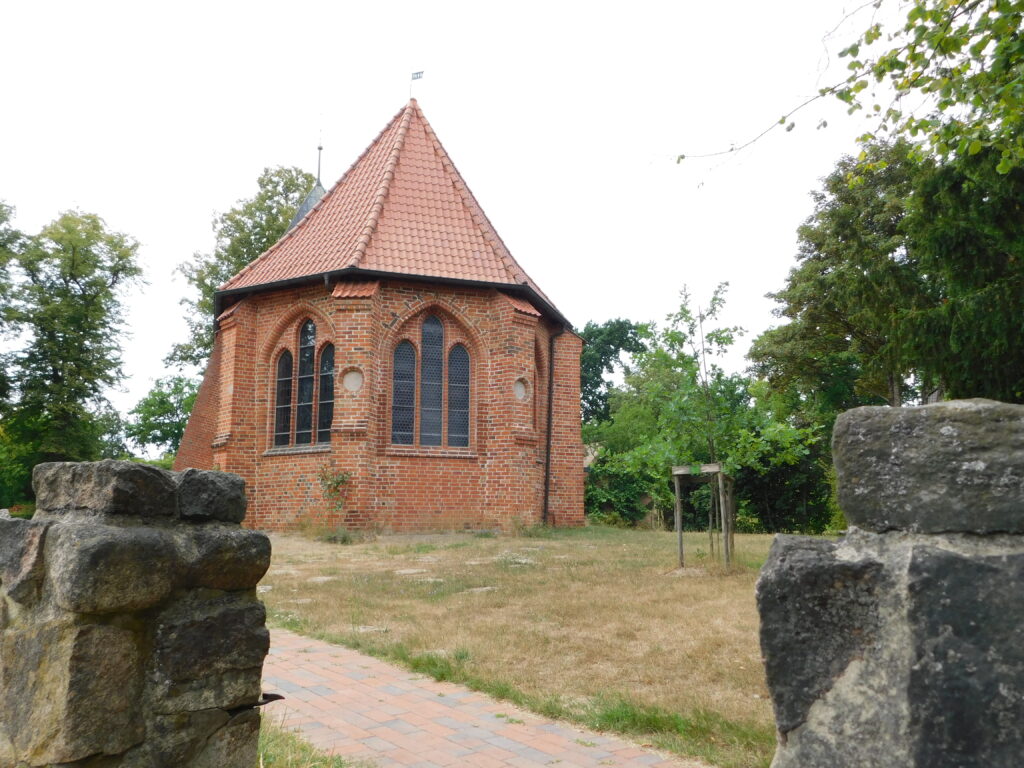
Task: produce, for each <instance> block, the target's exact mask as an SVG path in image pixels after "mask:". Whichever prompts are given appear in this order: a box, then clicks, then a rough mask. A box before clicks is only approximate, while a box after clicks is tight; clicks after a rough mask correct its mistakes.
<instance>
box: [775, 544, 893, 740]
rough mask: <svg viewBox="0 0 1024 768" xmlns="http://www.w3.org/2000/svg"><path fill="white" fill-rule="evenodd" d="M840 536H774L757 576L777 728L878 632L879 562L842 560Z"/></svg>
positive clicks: (792, 721)
mask: <svg viewBox="0 0 1024 768" xmlns="http://www.w3.org/2000/svg"><path fill="white" fill-rule="evenodd" d="M835 549H836V545H835V543H834V542H830V541H823V540H821V539H808V538H804V537H799V536H776V538H775V541H774V542H773V544H772V548H771V551H770V553H769V555H768V560H767V561H766V562H765V565H764V568H763V569H762V570H761V576H760V578H759V579H758V582H757V605H758V610H759V611H760V614H761V650H762V653H763V655H764V664H765V671H766V674H767V677H768V687H769V689H770V690H771V694H772V702H773V704H774V706H775V719H776V722H777V725H778V729H779V731H780V732H782V733H786V732H788V731H790V730H792V729H793V728H796V727H797V726H798V725H800V724H801V723H803V722H804V720H805V719H806V717H807V711H808V710H809V709H810V707H811V705H812V704H813V703H814V702H815V701H816V700H817V699H818V698H820V697H821V696H822V695H823V694H824V693H825V692H827V691H828V690H829V689H830V688H831V687H832V684H833V683H834V682H835V680H836V679H837V678H838V677H839V676H840V675H841V674H842V673H843V671H844V670H845V669H846V667H847V666H848V665H849V663H850V662H851V661H852V660H853V659H854V658H856V657H858V656H860V655H861V654H862V653H863V651H864V649H865V648H866V647H868V646H870V645H871V643H873V642H874V641H875V639H876V636H877V633H878V620H879V618H878V593H879V590H880V589H881V588H883V586H884V574H883V571H882V567H881V563H878V562H874V561H871V560H866V561H859V562H843V561H840V560H838V559H837V558H836V555H835Z"/></svg>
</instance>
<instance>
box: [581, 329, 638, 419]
mask: <svg viewBox="0 0 1024 768" xmlns="http://www.w3.org/2000/svg"><path fill="white" fill-rule="evenodd" d="M643 332H644V326H643V325H640V324H638V323H633V322H631V321H629V320H625V319H623V318H616V319H614V320H606V321H605V322H603V323H601V324H600V325H598V324H597V323H594V322H588V323H587V324H586V325H585V326H584V328H583V331H582V332H581V333H580V335H581V336H582V337H583V341H584V345H583V353H582V354H581V355H580V400H581V401H582V408H583V420H584V421H586V422H599V421H605V420H607V419H608V414H609V411H608V391H609V387H610V384H609V382H608V380H607V379H605V374H611V373H614V372H615V371H616V369H617V368H622V367H624V362H623V360H622V354H623V353H624V352H625V353H627V354H638V353H640V352H642V351H643V350H644V344H643V340H642V338H641V335H642V334H643Z"/></svg>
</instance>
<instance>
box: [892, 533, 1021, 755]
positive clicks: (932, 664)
mask: <svg viewBox="0 0 1024 768" xmlns="http://www.w3.org/2000/svg"><path fill="white" fill-rule="evenodd" d="M908 577H909V585H908V587H909V595H910V602H909V610H908V614H907V618H908V621H909V624H910V633H911V640H912V646H913V654H914V657H913V666H912V667H911V671H910V684H909V687H908V689H907V698H908V700H909V702H910V734H911V738H912V739H913V742H914V756H915V765H916V766H920V767H921V768H973V767H974V766H977V767H978V768H982V767H984V768H1011V767H1015V766H1019V765H1021V761H1022V759H1024V751H1022V750H1024V600H1022V599H1021V593H1020V589H1021V586H1022V585H1024V554H1019V555H1007V556H987V557H966V556H964V555H961V554H957V553H955V552H949V551H945V550H942V549H938V548H934V547H916V548H915V549H914V553H913V556H912V558H911V561H910V567H909V572H908Z"/></svg>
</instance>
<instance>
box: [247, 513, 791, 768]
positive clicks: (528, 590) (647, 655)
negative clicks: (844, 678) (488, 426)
mask: <svg viewBox="0 0 1024 768" xmlns="http://www.w3.org/2000/svg"><path fill="white" fill-rule="evenodd" d="M770 541H771V537H770V536H739V537H737V551H738V557H737V559H738V560H739V562H740V565H739V566H738V567H736V568H734V569H733V570H732V571H730V572H726V571H724V570H723V569H722V568H721V567H718V566H717V565H716V564H714V563H710V562H708V558H707V557H706V555H705V553H706V550H707V538H706V536H703V535H699V534H693V535H689V534H688V535H687V537H686V545H687V549H688V553H689V562H688V565H690V564H692V567H688V568H687V569H686V570H684V571H681V572H680V571H677V570H675V551H674V544H675V539H674V536H673V534H670V533H662V532H653V531H624V530H617V529H612V528H602V527H590V528H585V529H581V530H559V531H549V530H547V529H542V530H537V531H526V532H524V533H523V534H522V535H519V536H497V537H485V536H481V535H472V534H451V535H432V536H386V537H380V538H377V539H376V540H373V541H369V542H365V543H357V544H348V545H339V544H329V543H324V542H320V541H315V540H310V539H309V538H304V537H301V536H298V535H278V536H274V537H273V546H274V557H273V565H272V566H271V569H270V571H269V573H268V574H267V576H266V577H265V578H264V580H263V583H262V587H263V590H262V591H263V594H262V597H263V599H264V600H265V602H266V604H267V606H268V609H269V611H270V618H271V622H272V623H274V624H277V625H278V626H287V627H290V628H293V629H296V630H297V631H300V632H304V633H306V634H311V635H317V636H320V637H324V638H327V639H330V640H333V641H336V642H342V643H344V644H346V645H350V646H353V647H356V648H361V649H363V650H367V651H369V652H371V653H375V654H377V655H382V656H385V657H390V658H394V659H397V660H400V661H404V662H405V663H407V664H410V665H411V666H413V667H414V668H418V669H422V670H423V671H425V672H428V673H433V674H435V676H442V677H449V678H450V679H457V680H461V681H463V682H468V683H469V684H471V685H474V686H475V687H478V688H481V689H484V690H488V691H490V692H492V693H496V694H498V695H504V696H506V697H509V698H513V699H515V700H517V702H518V703H522V704H525V705H527V706H531V707H532V708H534V709H537V710H540V711H542V712H544V713H545V714H552V715H555V716H563V717H569V718H570V719H575V720H577V721H578V722H584V723H586V724H589V725H594V726H598V727H606V728H608V729H611V730H618V731H622V732H626V733H633V734H635V735H637V736H638V737H639V738H641V739H642V740H644V741H652V742H654V743H657V744H658V745H659V746H662V747H667V748H671V749H674V750H675V751H677V752H680V753H683V754H688V755H692V756H697V757H703V758H705V759H707V760H710V761H711V762H714V763H716V764H719V765H723V766H738V767H742V768H746V767H747V766H757V765H767V763H768V762H769V761H770V758H771V753H772V749H773V746H774V736H773V727H772V718H771V708H770V705H769V701H768V697H767V696H768V694H767V690H766V688H765V684H764V674H763V670H762V667H761V662H760V651H759V648H758V643H757V627H758V619H757V613H756V610H755V606H754V581H755V580H756V578H757V568H758V567H759V566H760V564H761V562H763V560H764V557H765V556H766V554H767V550H768V546H769V545H770ZM669 721H670V722H669ZM666 722H667V723H668V724H667V725H666Z"/></svg>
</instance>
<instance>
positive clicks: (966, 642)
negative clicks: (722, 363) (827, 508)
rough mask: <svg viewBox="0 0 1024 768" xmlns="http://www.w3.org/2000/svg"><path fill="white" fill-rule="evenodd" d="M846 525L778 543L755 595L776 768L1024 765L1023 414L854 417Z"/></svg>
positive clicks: (846, 463) (921, 410)
mask: <svg viewBox="0 0 1024 768" xmlns="http://www.w3.org/2000/svg"><path fill="white" fill-rule="evenodd" d="M833 455H834V459H835V465H836V474H837V477H838V483H839V500H840V504H841V506H842V508H843V511H844V512H845V513H846V516H847V520H848V522H849V524H850V529H849V531H848V533H847V535H846V536H845V537H843V538H842V539H840V540H839V541H837V542H833V541H827V540H822V539H811V538H804V537H796V536H779V537H778V538H777V539H776V541H775V543H774V545H773V547H772V550H771V553H770V555H769V558H768V562H767V563H766V564H765V567H764V570H763V571H762V574H761V578H760V580H759V582H758V586H757V600H758V608H759V610H760V612H761V646H762V650H763V654H764V659H765V667H766V671H767V676H768V685H769V688H770V689H771V694H772V699H773V703H774V706H775V715H776V722H777V726H778V734H779V747H778V750H777V752H776V756H775V761H774V762H773V764H772V765H773V767H774V768H791V767H792V768H796V767H797V766H799V768H815V767H816V766H820V767H821V768H826V767H828V768H854V766H856V767H857V768H861V767H862V766H913V767H915V768H945V767H946V766H949V768H953V767H954V766H956V767H958V768H967V767H972V766H979V767H980V766H985V768H1004V767H1005V768H1010V766H1014V767H1016V766H1019V765H1021V763H1022V760H1024V757H1022V756H1024V597H1022V595H1024V406H1015V405H1006V404H1004V403H996V402H993V401H987V400H965V401H954V402H948V403H939V404H936V405H928V406H923V407H915V408H858V409H856V410H853V411H850V412H848V413H845V414H843V415H842V416H841V417H840V418H839V420H838V421H837V422H836V428H835V434H834V438H833Z"/></svg>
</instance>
